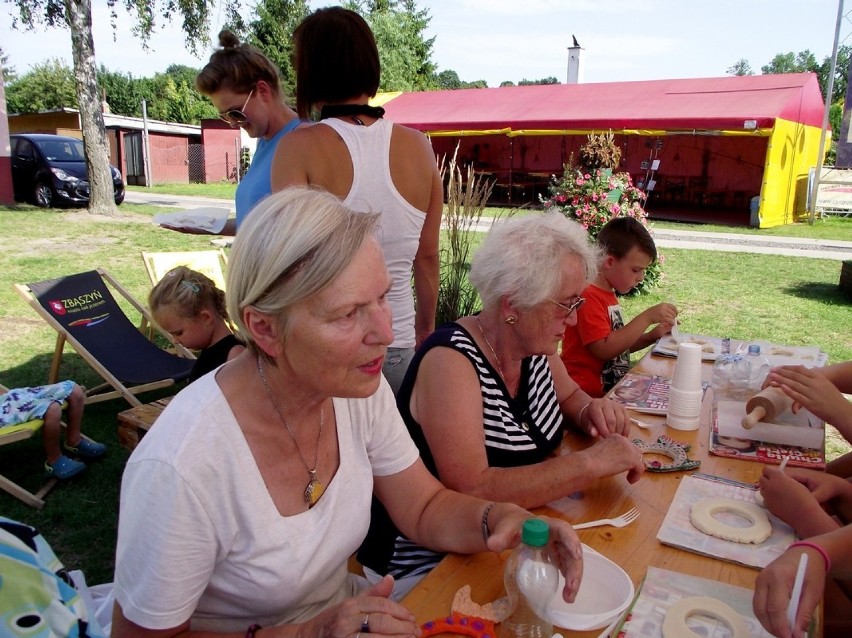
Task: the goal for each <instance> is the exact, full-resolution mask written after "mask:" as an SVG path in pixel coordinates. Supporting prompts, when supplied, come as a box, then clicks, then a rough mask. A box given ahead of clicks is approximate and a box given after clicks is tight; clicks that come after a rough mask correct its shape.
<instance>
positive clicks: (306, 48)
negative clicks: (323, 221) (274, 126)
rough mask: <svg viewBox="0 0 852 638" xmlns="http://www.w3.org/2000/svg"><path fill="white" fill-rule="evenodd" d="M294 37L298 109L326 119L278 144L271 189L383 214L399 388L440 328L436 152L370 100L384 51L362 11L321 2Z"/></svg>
mask: <svg viewBox="0 0 852 638" xmlns="http://www.w3.org/2000/svg"><path fill="white" fill-rule="evenodd" d="M293 38H294V42H295V63H296V106H297V111H298V113H299V116H300V117H301V118H302V119H303V120H306V119H310V118H311V117H312V116H315V115H317V114H318V115H319V119H320V122H319V124H317V125H315V126H309V127H303V128H300V129H297V130H295V131H293V132H292V133H290V134H289V135H287V136H286V137H285V138H284V139H282V140H281V142H280V143H279V144H278V147H277V149H276V154H275V158H274V160H273V163H272V190H273V191H276V190H280V189H282V188H286V187H287V186H294V185H300V186H303V185H310V186H317V187H320V188H323V189H325V190H327V191H329V192H331V193H333V194H334V195H337V196H338V197H340V198H341V199H342V200H343V203H344V205H346V206H347V207H349V208H351V209H353V210H356V211H359V212H378V213H381V222H380V231H381V236H380V238H379V240H380V242H381V245H382V250H383V252H384V256H385V261H386V263H387V266H388V270H389V272H390V275H391V282H392V283H391V289H390V290H389V291H388V301H389V302H390V306H391V309H392V312H393V331H394V341H393V343H392V344H391V346H390V348H388V353H387V356H386V359H385V364H384V373H385V376H386V377H387V379H388V381H389V382H390V384H391V387H392V388H393V390H394V393H396V391H397V390H398V388H399V385H400V383H401V382H402V378H403V376H404V375H405V371H406V369H407V368H408V364H409V362H410V361H411V357H412V356H413V354H414V350H415V348H416V347H417V346H419V345H420V343H422V341H423V340H424V339H425V338H426V337H427V336H428V335H429V334H430V333H431V332H432V331H433V330H434V328H435V307H436V304H437V301H438V271H439V257H438V233H439V231H440V225H441V210H442V208H443V187H442V184H441V180H440V177H439V175H438V170H437V166H436V164H435V155H434V153H433V151H432V147H431V144H430V143H429V140H428V139H427V138H426V137H425V136H424V135H423V134H422V133H420V132H419V131H415V130H414V129H410V128H407V127H404V126H400V125H397V124H393V123H391V122H387V121H386V120H383V119H382V115H383V114H384V109H381V108H379V107H372V106H369V104H368V101H369V99H370V98H371V97H373V96H374V95H375V94H376V91H377V90H378V87H379V75H380V65H379V53H378V50H377V48H376V41H375V38H374V37H373V33H372V31H370V27H369V25H367V23H366V22H365V21H364V19H363V18H362V17H361V16H359V15H358V14H357V13H355V12H353V11H349V10H348V9H343V8H341V7H329V8H326V9H318V10H317V11H315V12H313V13H312V14H311V15H310V16H308V17H307V18H305V20H303V21H302V23H301V24H300V25H299V26H298V28H297V29H296V31H295V32H294V33H293ZM412 272H413V275H414V291H413V292H412V288H411V277H412ZM415 298H416V302H415Z"/></svg>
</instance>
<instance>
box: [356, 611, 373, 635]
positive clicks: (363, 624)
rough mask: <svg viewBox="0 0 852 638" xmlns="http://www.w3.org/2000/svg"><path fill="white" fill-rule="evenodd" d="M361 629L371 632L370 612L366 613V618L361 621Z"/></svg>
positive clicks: (366, 632)
mask: <svg viewBox="0 0 852 638" xmlns="http://www.w3.org/2000/svg"><path fill="white" fill-rule="evenodd" d="M361 631H363V632H364V633H365V634H368V633H370V614H364V620H362V621H361ZM358 633H361V632H358ZM356 638H357V637H356Z"/></svg>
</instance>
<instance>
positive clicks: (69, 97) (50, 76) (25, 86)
mask: <svg viewBox="0 0 852 638" xmlns="http://www.w3.org/2000/svg"><path fill="white" fill-rule="evenodd" d="M6 106H7V108H8V111H9V113H38V112H39V111H52V110H56V109H61V108H69V109H76V108H77V94H76V91H75V88H74V74H73V72H72V71H71V69H70V68H69V67H68V66H66V64H65V62H63V61H62V60H59V59H53V60H46V61H45V62H41V63H39V64H36V65H35V66H34V67H33V68H32V70H30V71H28V72H27V73H25V74H24V75H22V76H20V77H19V78H17V79H15V80H12V81H9V82H8V83H7V86H6Z"/></svg>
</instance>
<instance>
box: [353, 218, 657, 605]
mask: <svg viewBox="0 0 852 638" xmlns="http://www.w3.org/2000/svg"><path fill="white" fill-rule="evenodd" d="M597 260H598V252H597V249H596V248H594V247H593V246H592V245H591V244H590V242H589V239H588V235H587V234H586V231H585V230H583V228H582V227H581V226H580V225H579V224H577V223H575V222H572V221H570V220H568V219H566V218H565V217H564V216H563V215H561V214H559V213H549V214H536V215H530V216H526V217H523V218H517V219H510V220H508V221H504V222H498V223H497V224H495V225H494V227H493V228H492V230H491V232H490V233H489V234H488V236H487V237H486V239H485V240H484V242H483V244H482V245H481V247H480V248H479V250H478V251H477V253H476V255H475V256H474V258H473V262H472V264H471V270H470V282H471V284H472V285H473V286H474V288H476V290H477V292H478V293H479V295H480V297H481V299H482V304H483V307H482V311H481V312H480V313H479V314H477V315H474V316H468V317H462V318H461V319H459V320H457V321H455V322H453V323H449V324H446V325H444V326H441V327H439V328H438V329H437V330H436V331H435V332H434V333H433V334H432V335H431V336H430V337H429V338H428V339H427V340H426V341H425V343H424V344H423V345H422V346H421V347H420V348H419V349H418V351H417V353H416V354H415V356H414V360H413V361H412V362H411V366H410V367H409V369H408V373H407V374H406V376H405V380H404V381H403V383H402V388H401V389H400V392H399V395H398V397H397V407H399V410H400V413H401V414H402V417H403V420H404V421H405V423H406V426H407V427H408V429H409V432H410V433H411V435H412V438H413V439H414V442H415V443H416V444H417V447H418V448H419V449H420V456H421V458H422V459H423V462H424V463H425V464H426V467H427V468H428V469H429V470H430V471H431V472H432V473H433V474H435V476H437V477H438V478H439V479H440V480H441V482H442V483H443V484H444V485H445V486H447V487H449V488H450V489H454V490H457V491H459V492H463V493H466V494H470V495H473V496H477V497H479V498H484V499H486V500H491V499H494V500H500V501H509V502H512V503H516V504H518V505H520V506H521V507H525V508H532V507H537V506H541V505H544V504H545V503H548V502H550V501H552V500H554V499H557V498H561V497H563V496H567V495H568V494H571V493H573V492H576V491H577V490H580V489H584V488H585V487H587V486H588V485H590V484H591V483H593V482H594V481H595V480H597V479H599V478H603V477H607V476H613V475H615V474H620V473H622V472H626V477H627V480H628V481H630V482H631V483H632V482H635V481H637V480H638V479H639V478H640V476H641V475H642V473H643V471H644V465H643V462H642V454H641V452H640V451H639V449H638V448H637V447H636V446H635V445H633V443H631V442H630V440H629V439H627V438H626V435H627V434H628V433H629V431H630V417H629V415H628V413H627V412H626V410H625V409H624V408H623V407H622V406H621V405H620V404H618V403H616V402H614V401H610V400H609V399H591V398H590V397H589V395H587V394H586V393H585V392H583V391H582V390H581V389H580V388H579V386H578V385H577V384H576V383H575V382H574V381H573V380H572V379H571V378H570V377H569V376H568V373H567V372H566V370H565V365H564V364H563V363H562V361H561V359H560V358H559V355H558V354H557V347H558V345H559V341H560V340H561V338H562V334H563V332H564V330H565V326H566V325H571V324H573V323H575V322H576V321H577V315H576V310H577V308H578V307H580V305H581V304H582V303H583V299H582V297H580V296H579V295H580V293H581V292H582V291H583V288H584V287H585V282H586V281H587V280H590V279H592V278H593V277H594V274H595V271H596V265H597ZM568 425H570V426H572V427H574V428H576V429H578V430H581V431H582V432H585V433H587V434H588V435H589V436H590V437H593V438H594V439H595V442H594V443H593V444H592V445H591V446H589V447H588V448H586V449H584V450H582V451H579V452H572V453H571V454H568V455H562V456H559V455H554V452H556V451H557V449H558V448H559V445H560V443H561V441H562V435H563V433H564V428H565V427H566V426H568ZM440 558H441V555H440V554H437V553H433V552H430V551H428V550H425V549H423V548H422V547H418V546H417V545H415V544H414V543H412V542H411V541H409V540H408V539H406V538H405V537H404V536H402V535H400V534H399V533H398V532H397V531H396V530H395V529H394V528H393V526H392V524H391V523H390V520H389V519H388V517H387V516H386V515H384V512H383V511H382V509H381V505H380V504H378V503H377V502H375V501H374V505H373V519H372V521H371V524H370V533H369V534H368V536H367V540H366V541H365V543H364V545H362V547H361V550H360V551H359V553H358V559H359V560H360V561H361V563H362V564H363V565H365V566H366V567H367V568H368V569H367V572H368V578H371V579H377V578H378V577H380V576H381V575H383V574H387V573H390V574H393V575H394V577H395V578H396V579H397V580H400V579H402V580H403V582H400V583H399V585H398V587H397V589H395V591H394V593H395V595H401V594H404V593H405V588H406V586H408V587H410V586H411V585H412V584H413V582H414V580H415V579H414V577H415V576H419V575H421V574H423V573H424V572H426V571H428V570H429V569H431V567H432V566H434V565H435V564H436V563H437V562H438V560H440ZM406 577H410V578H406Z"/></svg>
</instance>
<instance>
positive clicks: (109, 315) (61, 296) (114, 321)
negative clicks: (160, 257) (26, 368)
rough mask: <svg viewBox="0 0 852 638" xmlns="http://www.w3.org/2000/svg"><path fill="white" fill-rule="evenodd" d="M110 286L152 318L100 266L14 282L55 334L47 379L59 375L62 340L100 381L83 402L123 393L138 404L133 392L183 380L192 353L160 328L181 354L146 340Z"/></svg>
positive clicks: (50, 381) (149, 320) (49, 379)
mask: <svg viewBox="0 0 852 638" xmlns="http://www.w3.org/2000/svg"><path fill="white" fill-rule="evenodd" d="M107 282H108V283H109V286H107ZM110 288H112V289H114V290H116V291H117V292H118V293H119V294H120V295H121V296H122V297H124V298H125V299H126V300H127V302H128V303H130V304H131V305H132V306H133V307H134V308H135V309H136V310H137V311H138V312H139V313H140V314H141V315H142V316H143V317H145V318H146V320H147V321H148V322H149V323H150V322H151V317H150V314H149V313H148V310H147V308H145V307H144V306H142V305H141V304H140V303H139V302H138V301H136V300H135V299H134V298H133V296H132V295H131V294H130V292H128V291H127V290H126V289H125V288H124V287H123V286H121V285H120V284H119V283H118V282H117V281H116V280H115V279H114V278H113V277H111V276H110V275H109V274H108V273H107V272H106V271H105V270H103V269H98V270H90V271H88V272H83V273H79V274H76V275H68V276H67V277H60V278H59V279H51V280H48V281H40V282H38V283H34V284H28V285H22V284H16V285H15V289H16V290H17V291H18V294H20V295H21V296H22V297H23V298H24V299H25V300H26V301H27V303H29V304H30V306H32V307H33V309H34V310H35V311H36V312H37V313H38V314H39V315H40V316H41V318H42V319H44V320H45V321H46V322H47V323H48V325H50V327H51V328H53V329H54V330H56V332H57V337H56V348H55V349H54V352H53V361H52V363H51V366H50V374H49V377H48V383H56V381H57V380H58V378H59V366H60V364H61V363H62V353H63V351H64V346H65V343H66V341H67V342H68V343H69V344H70V345H71V347H72V348H74V350H76V351H77V354H79V355H80V356H81V357H83V359H84V360H85V361H86V362H87V363H88V364H89V365H90V366H92V368H94V369H95V371H96V372H97V373H98V374H100V375H101V377H103V379H104V381H105V383H103V384H102V385H99V386H98V387H96V388H92V389H91V390H88V391H87V392H86V397H87V398H86V403H97V402H100V401H107V400H110V399H114V398H117V397H119V396H122V397H124V398H125V399H126V400H127V402H128V403H130V405H132V406H134V407H137V406H140V405H142V402H141V401H140V400H139V399H137V398H136V396H135V395H136V394H139V393H141V392H147V391H149V390H154V389H157V388H163V387H166V386H169V385H172V384H173V383H175V381H179V380H181V379H184V378H186V377H187V376H188V375H189V371H190V369H191V368H192V365H193V363H194V361H193V360H194V359H195V356H194V355H193V354H192V353H191V352H190V351H189V350H187V349H186V348H184V347H183V346H181V345H180V344H178V343H176V342H175V341H174V339H172V337H171V335H169V334H168V333H166V332H164V331H162V330H158V331H159V333H160V334H161V335H162V336H163V337H165V338H166V339H168V340H169V341H170V342H171V343H172V345H173V346H174V348H175V351H176V352H177V353H178V355H180V356H177V355H174V354H172V353H170V352H166V351H165V350H163V349H161V348H160V347H159V346H157V345H156V344H154V343H153V342H151V341H149V340H148V339H147V338H145V335H143V334H142V333H141V332H140V331H139V329H138V328H137V327H136V326H134V325H133V323H131V321H130V319H128V318H127V315H125V314H124V311H123V310H122V309H121V307H120V306H119V305H118V304H117V303H116V301H115V298H114V297H113V295H112V293H111V292H110ZM110 387H111V388H112V390H109V388H110Z"/></svg>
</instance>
